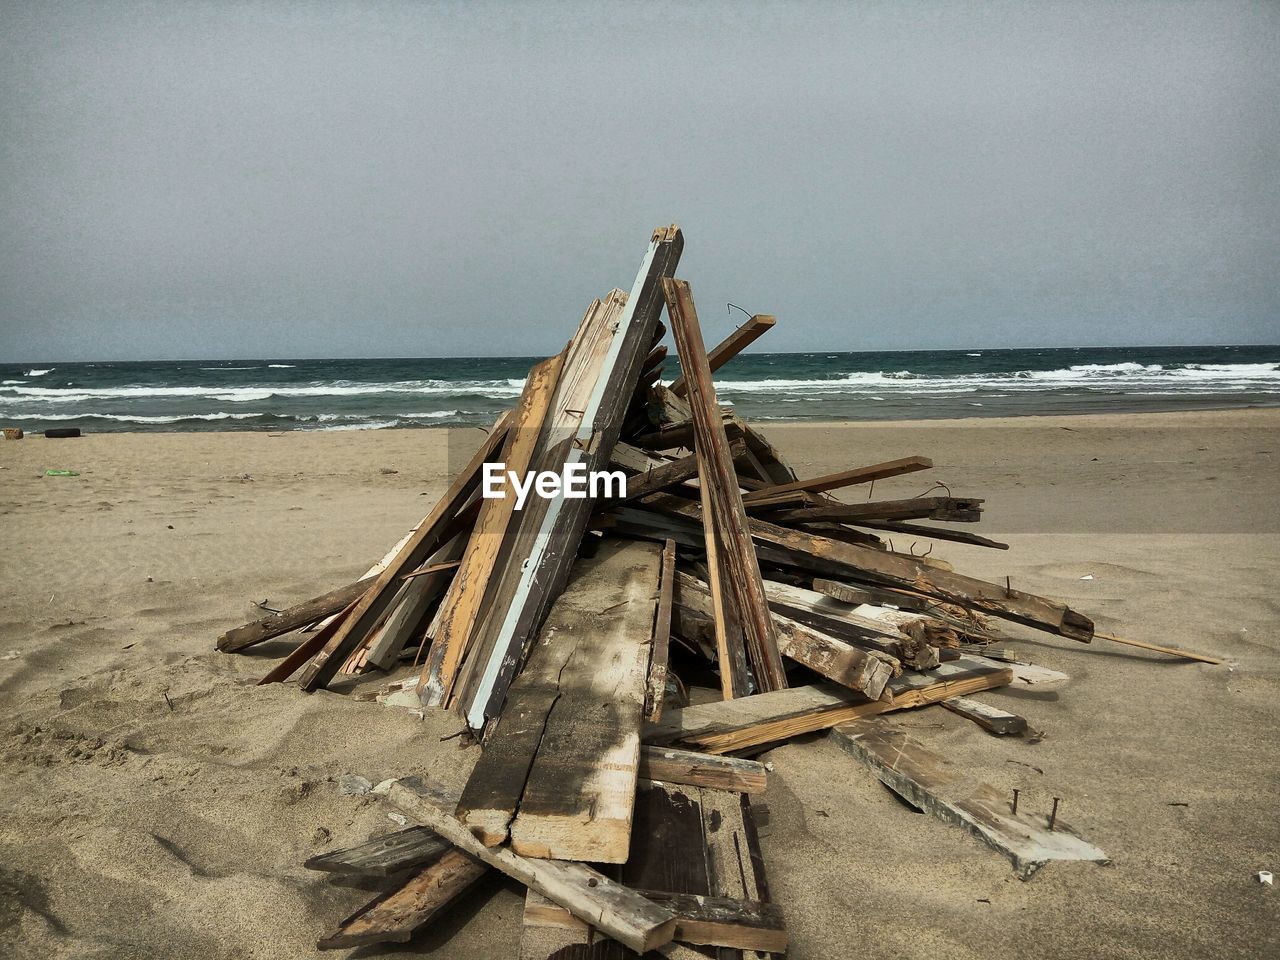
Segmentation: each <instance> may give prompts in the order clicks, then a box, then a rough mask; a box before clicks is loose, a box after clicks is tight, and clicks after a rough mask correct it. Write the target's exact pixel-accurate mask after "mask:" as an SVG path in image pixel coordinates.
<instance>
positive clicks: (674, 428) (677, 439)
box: [634, 413, 743, 450]
mask: <svg viewBox="0 0 1280 960" xmlns="http://www.w3.org/2000/svg"><path fill="white" fill-rule="evenodd" d="M720 419H721V421H722V422H723V424H724V432H725V436H726V437H728V438H729V439H730V440H736V439H738V438H739V437H741V436H742V435H743V433H742V427H741V425H740V424H738V423H737V422H736V420H735V419H734V417H733V415H732V414H729V413H722V414H721V415H720ZM634 445H635V446H637V447H643V448H644V449H646V450H677V449H684V450H692V449H693V448H694V428H693V420H692V418H691V419H689V420H680V421H677V422H675V423H670V424H666V425H665V426H662V427H659V428H658V429H657V430H654V431H651V432H649V433H642V434H640V435H639V436H638V437H636V438H635V440H634Z"/></svg>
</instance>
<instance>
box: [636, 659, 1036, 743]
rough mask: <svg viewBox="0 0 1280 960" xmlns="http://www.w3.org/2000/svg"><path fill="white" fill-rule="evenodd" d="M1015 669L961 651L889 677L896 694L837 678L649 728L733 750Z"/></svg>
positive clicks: (679, 714) (1001, 678) (653, 734)
mask: <svg viewBox="0 0 1280 960" xmlns="http://www.w3.org/2000/svg"><path fill="white" fill-rule="evenodd" d="M1012 679H1013V673H1012V671H1010V670H1008V669H1005V668H1002V667H1001V668H993V667H988V666H986V665H981V664H975V663H974V662H973V661H972V660H971V659H970V658H967V657H961V658H960V659H958V660H955V661H952V662H950V663H943V664H941V665H939V666H938V667H937V668H936V669H935V670H932V671H930V672H929V673H927V674H926V673H909V674H908V673H904V674H903V675H902V676H900V677H896V678H895V679H893V680H891V681H889V686H890V688H891V689H892V691H893V700H892V701H891V702H889V703H886V702H884V701H882V700H868V699H867V698H866V697H864V696H862V695H861V694H858V693H854V692H853V691H852V690H848V689H846V688H844V687H841V686H838V685H837V684H833V683H827V684H820V685H817V686H809V687H795V688H794V689H791V690H775V691H774V692H772V693H762V694H758V695H757V696H754V697H743V698H742V699H740V700H722V701H719V702H718V703H708V704H702V705H700V706H694V707H686V708H685V709H684V710H681V711H675V712H672V713H671V714H669V715H668V718H667V719H665V720H663V721H662V722H661V723H659V724H656V725H654V726H651V727H648V728H646V730H645V732H644V741H645V742H646V743H650V744H657V745H669V744H680V745H682V746H685V747H686V748H688V749H693V750H700V751H702V752H704V753H731V752H733V751H736V750H744V749H746V748H747V747H754V746H761V745H763V744H767V743H776V742H778V741H782V740H789V739H792V738H793V737H798V736H801V735H803V734H806V733H815V732H817V731H819V730H829V729H830V728H831V727H833V726H835V725H836V724H838V723H843V722H845V721H846V720H856V719H859V718H863V717H871V716H875V715H877V714H880V713H885V712H887V711H890V710H905V709H911V708H913V707H922V706H925V705H927V704H930V703H937V702H938V701H939V700H948V699H950V698H951V697H957V696H967V695H968V694H971V693H979V692H980V691H982V690H991V689H994V688H996V687H1002V686H1005V685H1006V684H1008V683H1009V682H1010V681H1011V680H1012Z"/></svg>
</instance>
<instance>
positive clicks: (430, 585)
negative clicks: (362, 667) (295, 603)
mask: <svg viewBox="0 0 1280 960" xmlns="http://www.w3.org/2000/svg"><path fill="white" fill-rule="evenodd" d="M469 540H470V536H469V534H467V533H460V534H458V535H457V536H456V537H454V538H453V539H452V540H450V541H449V542H448V543H447V544H445V545H444V546H443V547H441V548H440V549H439V550H437V551H436V552H435V553H434V554H432V556H431V558H430V561H429V562H428V565H427V569H424V570H419V571H414V572H413V573H411V574H408V575H407V576H406V578H405V581H404V583H403V584H402V585H401V587H400V590H399V591H398V596H397V597H396V599H395V600H394V601H392V605H391V607H392V609H391V615H390V616H388V617H387V619H386V622H384V623H383V625H382V626H381V627H380V628H379V629H378V635H377V638H376V639H375V640H374V641H373V642H372V643H371V644H370V645H369V652H368V655H367V656H366V657H365V663H367V664H369V665H371V666H374V667H378V668H379V669H382V670H390V669H391V668H392V667H394V666H395V665H396V662H397V661H398V660H399V658H400V651H401V650H403V649H404V645H405V643H406V642H408V641H409V639H410V638H411V637H414V636H419V635H420V634H421V630H422V628H423V621H424V620H425V619H426V617H427V612H428V611H429V610H430V609H431V607H432V604H434V603H435V602H436V601H437V600H439V599H440V597H441V595H442V594H443V593H444V592H445V591H446V590H447V589H448V588H449V584H450V583H451V582H452V580H453V576H454V569H455V567H456V566H457V561H458V560H459V559H461V557H462V554H463V551H464V550H465V549H466V548H467V543H468V542H469Z"/></svg>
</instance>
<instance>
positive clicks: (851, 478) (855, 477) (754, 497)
mask: <svg viewBox="0 0 1280 960" xmlns="http://www.w3.org/2000/svg"><path fill="white" fill-rule="evenodd" d="M932 466H933V461H932V460H930V459H929V458H928V457H902V458H901V459H898V460H889V461H887V462H885V463H876V464H872V465H871V466H868V467H855V468H854V469H852V470H842V471H840V472H839V473H828V474H826V475H824V476H821V477H812V478H810V479H808V480H793V481H791V482H790V483H779V484H775V485H774V486H772V487H763V488H761V489H760V490H753V491H752V492H751V493H749V494H747V496H746V497H745V499H746V500H748V501H758V500H767V499H768V498H769V497H771V496H775V495H777V494H784V493H791V492H792V491H794V490H808V491H809V492H810V493H820V492H822V491H824V490H836V489H839V488H840V487H848V486H852V485H853V484H857V483H871V482H872V481H873V480H886V479H888V478H889V477H898V476H901V475H902V474H904V473H915V472H916V471H917V470H928V469H929V468H930V467H932Z"/></svg>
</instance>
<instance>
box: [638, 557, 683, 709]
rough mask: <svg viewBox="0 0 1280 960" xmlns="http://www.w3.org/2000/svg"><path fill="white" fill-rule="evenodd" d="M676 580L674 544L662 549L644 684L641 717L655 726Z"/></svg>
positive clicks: (661, 701) (662, 700) (662, 698)
mask: <svg viewBox="0 0 1280 960" xmlns="http://www.w3.org/2000/svg"><path fill="white" fill-rule="evenodd" d="M675 579H676V542H675V541H674V540H668V541H667V542H666V543H665V544H663V546H662V570H661V574H660V576H659V579H658V598H657V601H656V602H655V604H654V614H653V643H652V645H651V647H650V651H649V677H648V680H647V681H646V683H645V693H644V718H645V720H647V721H648V722H650V723H655V722H657V721H658V720H660V719H661V718H662V707H663V704H664V703H665V702H666V699H667V669H668V667H669V662H668V661H669V659H670V654H671V649H670V648H671V605H672V597H673V594H674V591H675Z"/></svg>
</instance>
